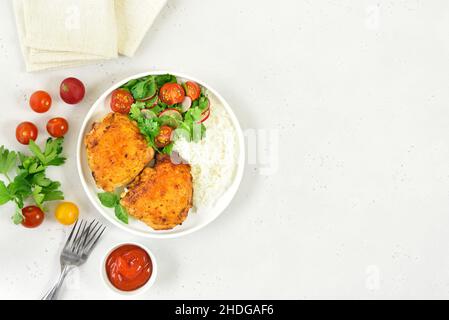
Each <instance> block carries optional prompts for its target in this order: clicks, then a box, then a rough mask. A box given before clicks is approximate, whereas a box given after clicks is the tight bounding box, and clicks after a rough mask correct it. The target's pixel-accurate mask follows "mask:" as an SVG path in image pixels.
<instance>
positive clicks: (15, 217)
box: [12, 207, 24, 225]
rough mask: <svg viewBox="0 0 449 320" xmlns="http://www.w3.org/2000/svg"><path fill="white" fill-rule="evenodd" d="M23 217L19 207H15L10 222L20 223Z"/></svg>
mask: <svg viewBox="0 0 449 320" xmlns="http://www.w3.org/2000/svg"><path fill="white" fill-rule="evenodd" d="M23 219H24V217H23V215H22V210H21V209H20V208H19V207H16V211H15V212H14V215H13V216H12V222H13V223H14V224H16V225H18V224H21V223H22V221H23Z"/></svg>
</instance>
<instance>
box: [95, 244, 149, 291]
mask: <svg viewBox="0 0 449 320" xmlns="http://www.w3.org/2000/svg"><path fill="white" fill-rule="evenodd" d="M128 244H129V245H135V246H137V247H139V248H142V249H143V250H145V251H146V253H148V255H149V256H150V259H151V263H152V265H153V272H152V273H151V277H150V279H149V280H148V282H147V283H145V284H144V285H143V286H142V287H140V288H139V289H136V290H134V291H122V290H119V289H118V288H116V287H115V286H114V285H113V284H112V283H111V281H109V278H108V274H107V272H106V260H107V259H108V257H109V255H110V254H111V253H112V252H113V251H114V250H115V249H117V248H119V247H121V246H124V245H128ZM100 273H101V277H102V278H103V282H104V284H105V286H106V287H108V288H109V289H111V290H112V291H114V292H115V293H118V294H121V295H123V296H135V295H139V294H142V293H145V292H147V291H148V290H149V289H150V288H151V287H152V286H153V284H154V282H155V281H156V277H157V262H156V257H155V256H154V254H153V253H152V252H151V251H150V249H148V248H147V247H145V246H143V245H141V244H140V243H136V242H124V243H120V244H117V245H115V246H114V247H112V248H111V249H110V250H109V251H108V252H107V253H106V255H105V257H104V258H103V260H102V262H101V270H100Z"/></svg>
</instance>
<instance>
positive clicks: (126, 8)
mask: <svg viewBox="0 0 449 320" xmlns="http://www.w3.org/2000/svg"><path fill="white" fill-rule="evenodd" d="M166 3H167V0H115V8H116V10H115V11H116V15H117V22H118V50H119V53H120V54H123V55H125V56H128V57H132V56H134V54H135V53H136V51H137V49H138V48H139V46H140V43H141V42H142V40H143V38H144V37H145V34H146V33H147V31H148V29H150V27H151V25H152V24H153V22H154V20H155V19H156V17H157V16H158V15H159V13H160V12H161V10H162V8H163V7H164V6H165V4H166Z"/></svg>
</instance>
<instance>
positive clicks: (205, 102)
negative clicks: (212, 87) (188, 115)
mask: <svg viewBox="0 0 449 320" xmlns="http://www.w3.org/2000/svg"><path fill="white" fill-rule="evenodd" d="M207 107H209V98H207V97H200V98H199V100H198V108H200V110H201V111H204V110H206V109H207Z"/></svg>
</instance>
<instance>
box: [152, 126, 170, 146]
mask: <svg viewBox="0 0 449 320" xmlns="http://www.w3.org/2000/svg"><path fill="white" fill-rule="evenodd" d="M172 133H173V129H172V128H171V127H169V126H162V127H161V129H160V131H159V134H158V135H157V136H156V138H155V139H154V141H155V142H156V147H158V148H164V147H166V146H168V145H169V144H170V143H171V136H172Z"/></svg>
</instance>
